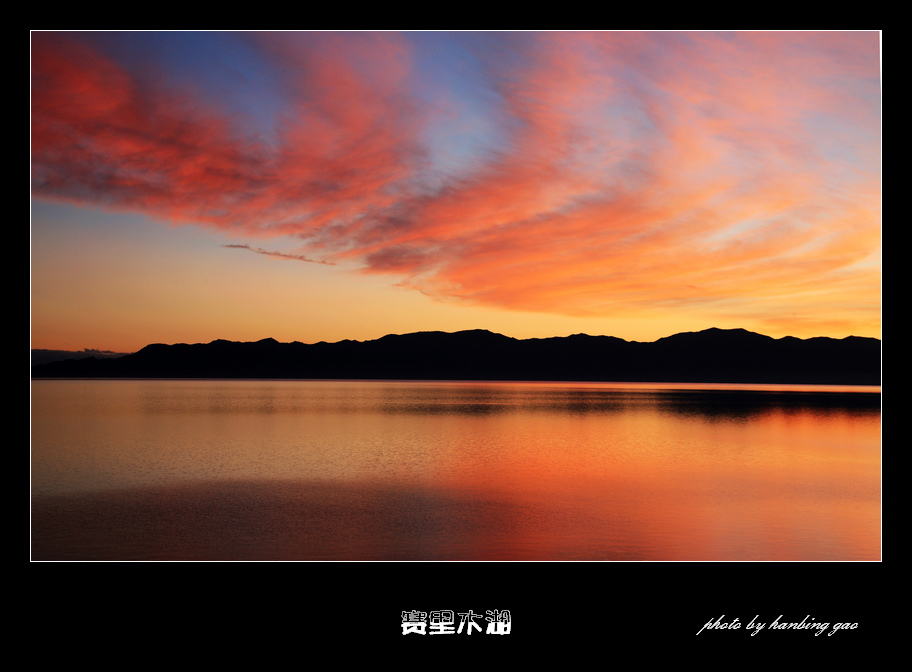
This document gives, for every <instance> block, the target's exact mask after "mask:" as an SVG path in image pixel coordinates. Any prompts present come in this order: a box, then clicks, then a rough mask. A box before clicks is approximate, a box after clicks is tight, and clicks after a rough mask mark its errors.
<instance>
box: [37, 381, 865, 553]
mask: <svg viewBox="0 0 912 672" xmlns="http://www.w3.org/2000/svg"><path fill="white" fill-rule="evenodd" d="M879 392H880V388H875V387H831V386H794V385H782V386H772V385H685V384H667V385H662V384H642V383H639V384H609V383H525V382H524V383H513V382H407V381H276V380H35V381H32V383H31V395H32V399H31V402H32V403H31V414H32V417H31V429H32V434H31V459H32V473H31V478H32V480H31V488H32V520H31V524H32V528H31V533H32V559H33V560H323V561H332V560H361V561H406V560H440V561H445V560H533V561H602V560H606V561H618V560H620V561H730V560H745V561H805V560H880V559H881V407H880V394H879Z"/></svg>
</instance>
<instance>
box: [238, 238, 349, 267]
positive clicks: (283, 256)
mask: <svg viewBox="0 0 912 672" xmlns="http://www.w3.org/2000/svg"><path fill="white" fill-rule="evenodd" d="M222 247H228V248H231V249H235V250H250V251H251V252H256V253H257V254H265V255H266V256H267V257H274V258H276V259H292V260H294V261H306V262H309V263H312V264H328V265H330V266H332V265H334V263H333V262H331V261H325V260H323V259H311V258H310V257H307V256H305V255H303V254H291V253H289V252H277V251H271V250H264V249H263V248H262V247H251V246H250V245H247V244H246V243H243V244H241V243H232V244H230V245H222Z"/></svg>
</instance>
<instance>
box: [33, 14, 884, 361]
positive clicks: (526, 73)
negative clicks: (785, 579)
mask: <svg viewBox="0 0 912 672" xmlns="http://www.w3.org/2000/svg"><path fill="white" fill-rule="evenodd" d="M31 56H32V96H31V115H32V116H31V119H32V124H31V130H32V218H31V231H32V237H31V258H32V285H31V299H32V302H31V307H32V319H31V327H32V346H33V347H38V348H61V349H82V348H99V349H110V350H115V351H133V350H136V349H138V348H140V347H142V346H143V345H145V344H147V343H151V342H206V341H210V340H214V339H216V338H227V339H231V340H257V339H260V338H266V337H273V338H276V339H278V340H280V341H292V340H299V341H304V342H314V341H319V340H327V341H334V340H341V339H344V338H353V339H357V340H365V339H370V338H378V337H380V336H382V335H384V334H387V333H404V332H408V331H418V330H444V331H455V330H459V329H474V328H484V329H490V330H492V331H497V332H500V333H504V334H507V335H509V336H514V337H518V338H526V337H543V336H562V335H567V334H569V333H579V332H585V333H590V334H609V335H614V336H618V337H621V338H625V339H628V340H655V339H657V338H660V337H663V336H667V335H670V334H672V333H676V332H680V331H693V330H698V329H704V328H707V327H711V326H716V327H723V328H733V327H743V328H746V329H750V330H752V331H757V332H761V333H765V334H768V335H770V336H776V337H778V336H784V335H793V336H799V337H810V336H833V337H843V336H847V335H860V336H877V337H879V336H880V301H881V299H880V296H881V289H880V287H881V260H880V249H881V200H882V197H881V181H882V178H881V91H880V35H879V34H878V33H877V32H810V33H790V32H735V33H712V32H706V33H680V32H654V33H653V32H650V33H641V32H621V33H614V32H597V33H575V32H571V33H568V32H555V33H550V32H544V33H522V32H520V33H387V32H383V33H370V32H368V33H332V32H329V33H265V34H259V33H240V34H228V33H201V34H200V33H167V34H165V33H126V34H123V33H62V34H58V33H33V34H32V50H31ZM270 253H271V254H270Z"/></svg>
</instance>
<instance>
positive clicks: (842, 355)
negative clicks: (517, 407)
mask: <svg viewBox="0 0 912 672" xmlns="http://www.w3.org/2000/svg"><path fill="white" fill-rule="evenodd" d="M32 377H33V378H41V377H54V378H74V377H87V378H287V379H392V380H396V379H399V380H551V381H555V380H566V381H614V382H720V383H722V382H725V383H806V384H812V383H817V384H854V385H879V384H880V382H881V342H880V340H879V339H876V338H866V337H857V336H849V337H846V338H842V339H834V338H827V337H817V338H809V339H800V338H795V337H791V336H786V337H784V338H778V339H775V338H772V337H770V336H764V335H762V334H757V333H754V332H750V331H747V330H745V329H718V328H711V329H706V330H704V331H698V332H685V333H680V334H674V335H673V336H668V337H665V338H660V339H659V340H657V341H654V342H651V343H644V342H639V341H625V340H623V339H621V338H616V337H613V336H589V335H587V334H574V335H572V336H565V337H554V338H530V339H515V338H511V337H509V336H504V335H502V334H496V333H493V332H490V331H486V330H483V329H475V330H469V331H459V332H455V333H447V332H441V331H426V332H415V333H409V334H401V335H397V334H390V335H387V336H383V337H382V338H379V339H376V340H373V341H350V340H345V341H339V342H337V343H327V342H325V341H321V342H319V343H313V344H305V343H300V342H297V341H295V342H292V343H279V342H278V341H276V340H275V339H272V338H267V339H263V340H261V341H255V342H234V341H226V340H215V341H212V342H211V343H197V344H192V345H188V344H185V343H179V344H175V345H164V344H152V345H147V346H146V347H145V348H143V349H142V350H140V351H139V352H136V353H133V354H130V355H124V356H122V357H117V358H104V359H100V358H97V357H83V358H81V359H68V360H65V361H57V362H51V363H47V364H41V365H33V366H32Z"/></svg>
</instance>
